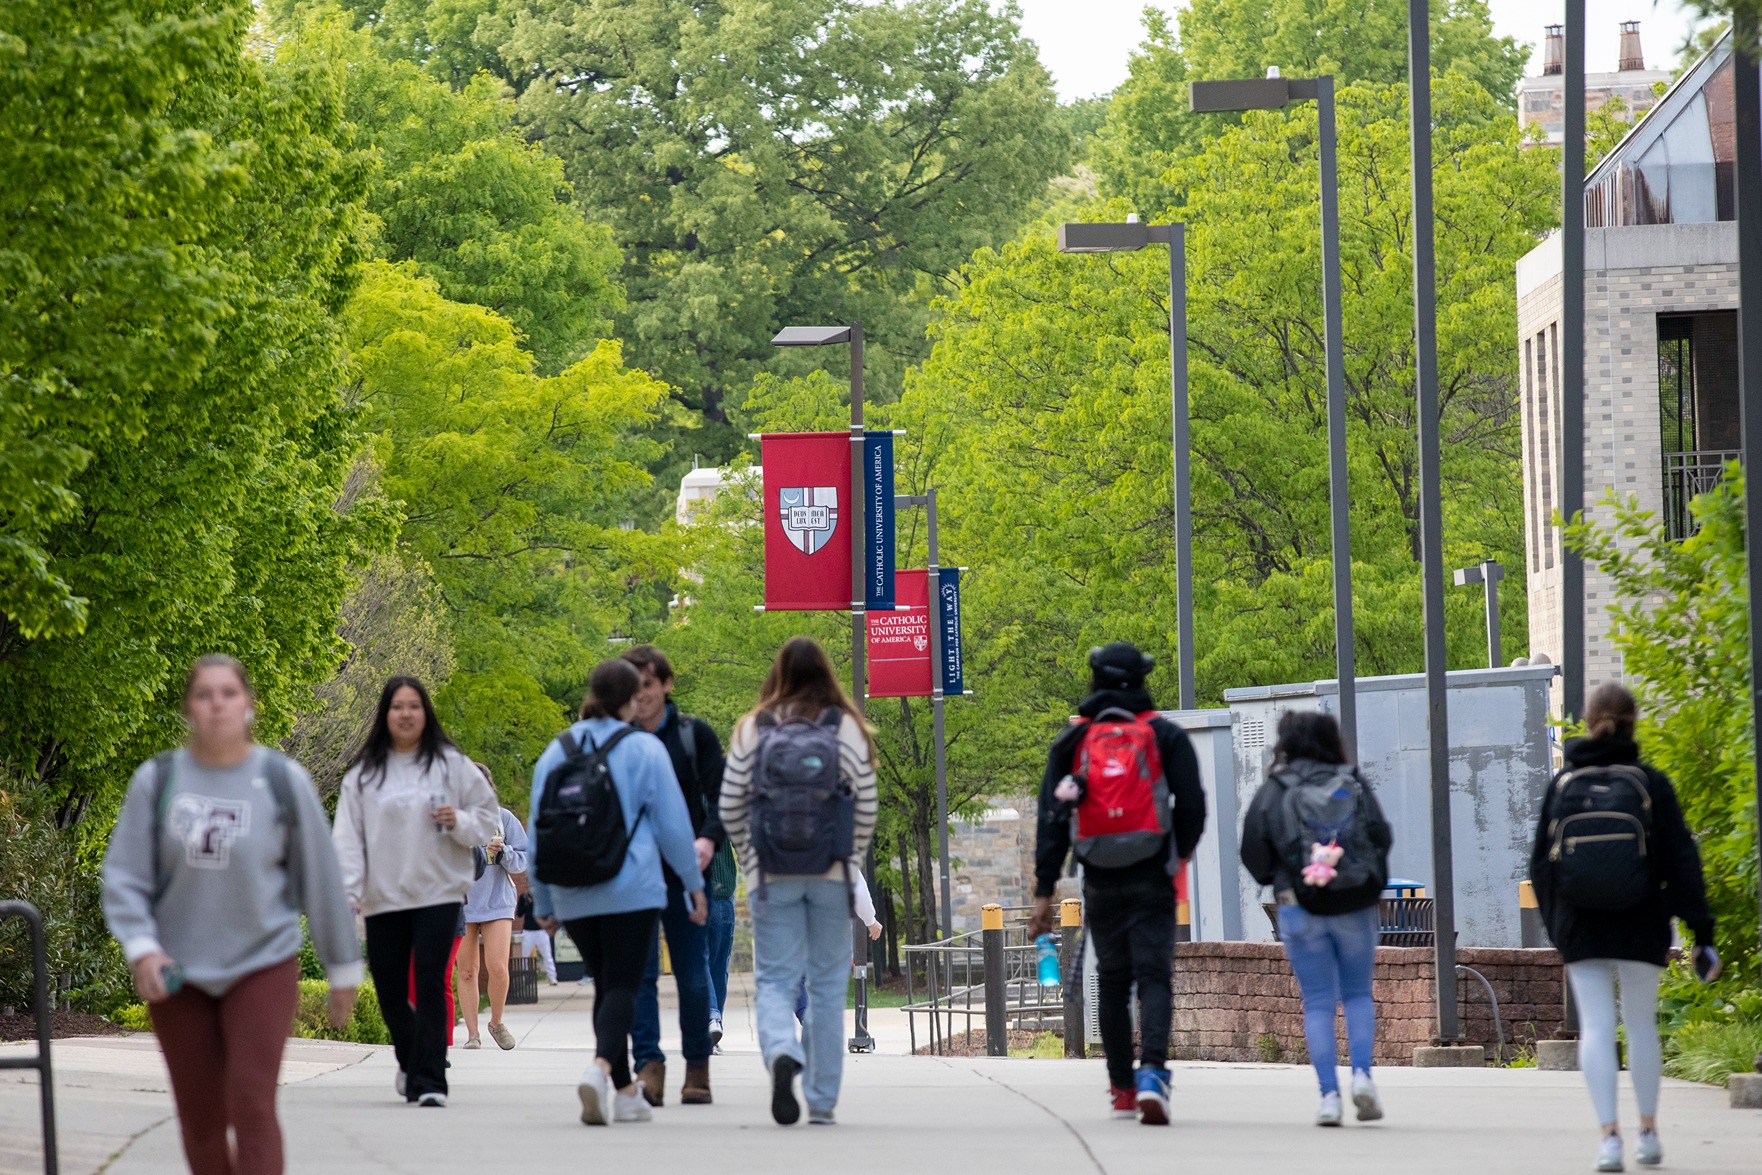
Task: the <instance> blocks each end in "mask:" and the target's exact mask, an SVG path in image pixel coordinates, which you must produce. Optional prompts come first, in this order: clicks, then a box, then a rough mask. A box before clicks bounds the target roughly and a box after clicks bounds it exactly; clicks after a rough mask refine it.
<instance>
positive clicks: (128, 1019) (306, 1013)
mask: <svg viewBox="0 0 1762 1175" xmlns="http://www.w3.org/2000/svg"><path fill="white" fill-rule="evenodd" d="M110 1019H111V1022H112V1023H115V1024H120V1025H121V1026H122V1027H124V1028H133V1029H137V1030H139V1031H141V1032H151V1031H153V1022H152V1021H151V1020H150V1019H148V1017H147V1005H146V1004H125V1005H124V1006H123V1007H121V1008H119V1009H117V1011H115V1012H114V1013H112V1014H111V1017H110ZM292 1035H293V1036H296V1037H299V1038H300V1039H302V1040H346V1041H350V1042H352V1043H355V1044H390V1043H391V1042H392V1038H391V1033H389V1032H387V1031H386V1027H385V1017H384V1016H381V1015H380V1013H379V997H378V996H377V995H375V994H374V991H373V981H372V980H363V981H362V983H361V988H360V990H359V991H358V992H356V994H355V1010H354V1012H353V1013H352V1014H351V1015H350V1016H349V1022H348V1023H347V1024H346V1025H344V1026H343V1027H342V1028H332V1027H331V1026H330V985H329V984H328V983H326V982H324V980H322V979H302V980H300V1006H299V1008H298V1009H297V1010H296V1011H295V1012H294V1028H293V1033H292Z"/></svg>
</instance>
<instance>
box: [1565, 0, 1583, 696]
mask: <svg viewBox="0 0 1762 1175" xmlns="http://www.w3.org/2000/svg"><path fill="white" fill-rule="evenodd" d="M1565 32H1566V45H1565V61H1564V62H1563V74H1564V76H1563V78H1562V80H1563V81H1564V82H1565V87H1566V88H1565V111H1564V114H1565V126H1564V134H1563V138H1562V140H1561V143H1560V153H1561V160H1560V200H1561V217H1560V381H1561V382H1560V516H1561V517H1562V518H1564V519H1566V521H1568V522H1571V521H1572V520H1573V519H1574V517H1576V516H1577V515H1578V514H1579V512H1580V511H1582V510H1583V509H1584V508H1585V0H1566V30H1565ZM1561 547H1562V550H1561V560H1560V687H1561V689H1560V694H1561V701H1562V707H1561V708H1562V709H1563V710H1564V711H1565V713H1566V717H1567V718H1569V719H1576V718H1579V717H1582V716H1583V714H1584V708H1585V563H1584V560H1583V559H1582V558H1580V557H1579V556H1578V555H1577V554H1576V553H1575V552H1574V551H1573V550H1572V549H1571V548H1570V547H1568V546H1566V544H1565V543H1562V544H1561Z"/></svg>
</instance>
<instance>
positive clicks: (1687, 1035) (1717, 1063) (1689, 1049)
mask: <svg viewBox="0 0 1762 1175" xmlns="http://www.w3.org/2000/svg"><path fill="white" fill-rule="evenodd" d="M1759 1056H1762V1020H1741V1019H1735V1018H1734V1019H1731V1020H1727V1021H1724V1022H1719V1021H1714V1020H1704V1021H1701V1022H1700V1023H1698V1024H1688V1025H1684V1026H1683V1027H1682V1028H1680V1029H1678V1030H1677V1031H1676V1032H1675V1033H1673V1034H1672V1035H1671V1037H1670V1040H1669V1042H1668V1043H1667V1044H1666V1045H1665V1049H1664V1072H1665V1073H1666V1074H1668V1075H1669V1076H1671V1077H1680V1078H1682V1079H1683V1080H1685V1081H1701V1082H1705V1083H1706V1084H1708V1085H1724V1084H1725V1083H1726V1079H1727V1078H1729V1077H1730V1076H1731V1075H1732V1074H1733V1073H1749V1072H1752V1071H1754V1069H1755V1068H1756V1058H1757V1057H1759Z"/></svg>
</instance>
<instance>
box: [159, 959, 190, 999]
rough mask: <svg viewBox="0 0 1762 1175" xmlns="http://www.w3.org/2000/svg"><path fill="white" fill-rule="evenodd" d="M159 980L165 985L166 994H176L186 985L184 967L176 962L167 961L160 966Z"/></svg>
mask: <svg viewBox="0 0 1762 1175" xmlns="http://www.w3.org/2000/svg"><path fill="white" fill-rule="evenodd" d="M159 982H160V983H163V984H164V985H165V994H166V995H176V994H177V993H178V992H179V991H181V990H182V989H183V986H184V969H183V968H182V967H179V966H178V965H177V964H176V963H167V964H165V966H163V967H161V968H159Z"/></svg>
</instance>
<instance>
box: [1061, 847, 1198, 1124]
mask: <svg viewBox="0 0 1762 1175" xmlns="http://www.w3.org/2000/svg"><path fill="white" fill-rule="evenodd" d="M1083 918H1084V921H1085V922H1087V923H1088V932H1089V936H1090V938H1091V939H1092V940H1093V941H1094V943H1095V961H1096V968H1095V971H1096V979H1097V981H1098V986H1099V987H1100V989H1101V991H1100V1006H1099V1007H1098V1008H1097V1009H1096V1018H1097V1020H1098V1021H1099V1022H1100V1026H1101V1049H1102V1051H1103V1052H1104V1053H1106V1054H1107V1079H1108V1081H1109V1082H1111V1083H1112V1084H1113V1085H1114V1087H1115V1088H1117V1089H1130V1088H1131V1087H1132V1008H1131V999H1132V984H1133V983H1134V982H1136V983H1137V984H1138V1035H1139V1041H1140V1043H1139V1057H1138V1062H1139V1064H1140V1065H1142V1066H1143V1067H1144V1068H1146V1069H1162V1068H1165V1067H1167V1065H1168V1055H1169V1021H1170V1017H1171V1014H1172V1011H1173V1004H1174V995H1173V992H1172V990H1171V980H1172V978H1173V973H1174V954H1175V890H1174V886H1173V885H1172V884H1171V883H1168V882H1164V883H1163V884H1161V885H1134V886H1130V887H1124V888H1119V889H1115V888H1112V887H1104V886H1094V885H1089V886H1085V887H1084V889H1083Z"/></svg>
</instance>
